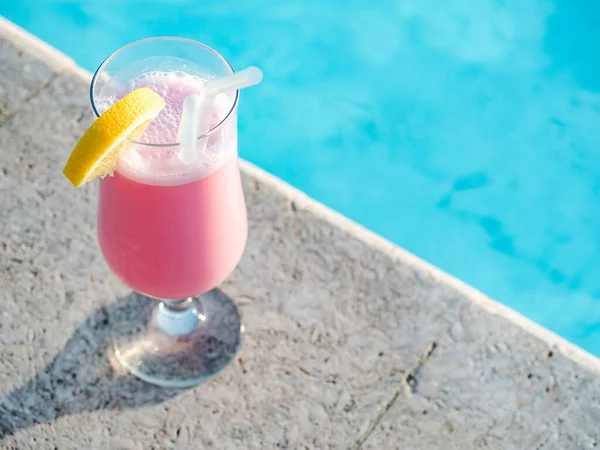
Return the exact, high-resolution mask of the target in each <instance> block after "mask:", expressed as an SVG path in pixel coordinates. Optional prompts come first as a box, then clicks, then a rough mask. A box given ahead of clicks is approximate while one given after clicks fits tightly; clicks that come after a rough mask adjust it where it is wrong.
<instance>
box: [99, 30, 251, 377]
mask: <svg viewBox="0 0 600 450" xmlns="http://www.w3.org/2000/svg"><path fill="white" fill-rule="evenodd" d="M232 72H233V69H232V67H231V66H230V65H229V63H228V62H227V61H226V60H225V59H224V58H223V57H222V56H221V55H219V54H218V53H217V52H215V51H214V50H212V49H211V48H209V47H207V46H205V45H203V44H200V43H198V42H194V41H191V40H187V39H180V38H153V39H146V40H142V41H138V42H135V43H133V44H130V45H128V46H126V47H124V48H122V49H120V50H118V51H117V52H115V53H114V54H113V55H111V56H110V57H109V58H108V59H106V61H104V62H103V63H102V65H101V66H100V67H99V68H98V70H97V71H96V73H95V75H94V77H93V79H92V83H91V87H90V97H91V103H92V108H93V110H94V113H95V114H96V115H100V114H101V113H102V112H104V111H105V110H106V109H107V108H108V107H109V106H110V105H111V104H112V103H113V102H114V101H116V100H118V99H119V98H120V97H122V96H123V95H125V94H126V93H127V92H130V91H131V90H133V89H136V88H138V87H142V86H149V87H151V88H153V89H154V90H155V91H156V92H158V93H159V94H161V95H162V96H163V98H164V99H165V101H166V102H167V107H165V109H164V110H163V112H161V115H159V117H158V118H157V119H155V120H154V121H153V122H152V123H151V124H150V125H149V127H148V129H147V131H146V133H145V134H143V135H141V136H140V135H137V136H133V137H132V138H131V139H128V141H127V142H126V144H125V145H126V151H124V152H123V153H122V155H121V158H120V160H119V163H118V166H117V169H116V171H115V173H114V175H113V176H108V177H106V178H104V179H102V180H101V181H100V195H99V203H98V239H99V243H100V249H101V251H102V254H103V256H104V259H105V260H106V262H107V264H108V266H109V267H110V268H111V270H112V271H113V272H114V273H115V274H116V275H117V276H118V277H119V278H120V279H121V280H122V281H123V282H124V283H125V284H126V285H128V286H129V287H131V288H132V289H133V290H135V291H136V292H138V293H140V294H142V295H144V296H147V297H149V298H151V299H155V300H159V301H158V302H157V305H156V307H155V308H154V309H153V310H152V311H151V313H149V314H145V313H142V312H140V315H139V317H137V318H136V320H135V321H134V322H133V323H127V324H123V325H122V326H120V327H119V329H117V330H115V332H114V339H113V341H114V342H113V344H114V350H115V354H116V357H117V359H118V360H119V361H120V362H121V363H122V364H123V366H125V367H126V368H127V369H128V370H129V371H130V372H131V373H132V374H134V375H135V376H137V377H139V378H141V379H143V380H145V381H147V382H150V383H154V384H157V385H161V386H167V387H188V386H193V385H196V384H199V383H202V382H204V381H205V380H207V379H208V378H210V377H212V376H214V375H215V374H217V373H219V372H220V371H221V370H222V369H223V368H225V367H226V366H227V365H228V364H229V363H230V362H231V361H232V360H233V359H234V358H235V355H236V354H237V352H238V351H239V348H240V345H241V340H242V334H243V326H242V324H241V318H240V314H239V312H238V310H237V308H236V307H235V305H233V303H231V301H230V300H229V299H228V298H227V297H226V296H225V295H223V294H222V293H220V292H219V291H217V290H216V289H215V288H216V287H217V286H218V285H219V284H220V283H221V282H223V281H224V280H225V279H226V278H227V277H228V276H229V275H230V274H231V272H232V271H233V270H234V269H235V267H236V266H237V264H238V262H239V260H240V258H241V256H242V254H243V252H244V248H245V245H246V239H247V232H248V225H247V217H246V205H245V201H244V194H243V191H242V185H241V179H240V172H239V167H238V161H237V103H238V95H239V94H238V92H237V91H236V92H231V93H227V94H221V96H220V97H218V101H217V106H216V108H215V113H214V115H213V119H212V124H211V126H212V129H211V130H210V131H209V132H207V133H206V134H204V135H203V136H200V137H199V139H198V142H199V143H200V141H205V142H204V145H202V146H201V148H202V149H203V150H202V156H201V157H200V158H199V160H198V161H197V162H195V163H194V164H191V165H184V164H182V163H181V162H180V161H179V160H178V157H177V152H178V142H177V128H178V120H179V116H178V114H180V108H181V104H182V102H183V98H185V95H187V94H188V93H189V92H192V91H198V90H199V89H200V87H201V84H202V81H203V80H206V79H211V78H215V77H220V76H224V75H228V74H230V73H232ZM204 146H206V147H204Z"/></svg>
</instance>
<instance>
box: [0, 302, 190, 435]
mask: <svg viewBox="0 0 600 450" xmlns="http://www.w3.org/2000/svg"><path fill="white" fill-rule="evenodd" d="M153 306H154V302H152V301H148V299H147V298H144V297H142V296H140V295H138V294H135V293H132V294H130V295H129V296H127V297H126V298H124V299H121V300H119V301H117V302H115V303H112V304H110V305H106V306H104V307H102V308H100V309H98V310H97V311H96V312H95V313H94V314H93V315H92V316H91V317H90V318H89V319H88V320H86V321H85V323H83V324H82V325H81V326H80V327H79V328H78V329H77V331H76V332H75V333H74V334H73V336H72V337H71V339H69V341H68V342H67V344H66V345H65V347H64V348H63V349H62V350H61V351H60V352H59V353H58V355H57V356H56V357H55V358H54V360H53V361H52V362H51V363H50V364H48V365H47V366H46V367H45V368H44V369H43V370H42V371H40V372H39V373H38V374H37V375H36V376H35V377H33V378H32V379H30V380H29V381H27V382H26V383H25V384H24V385H23V386H21V387H19V388H18V389H15V390H14V391H12V392H10V393H9V394H7V395H5V396H4V397H2V398H1V399H0V439H2V438H5V437H7V436H10V435H12V434H15V433H16V432H17V431H19V430H21V429H23V428H28V427H30V426H34V425H37V424H42V423H48V422H51V421H53V420H56V419H58V418H60V417H62V416H66V415H71V414H78V413H81V412H87V411H96V410H100V409H115V410H126V409H133V408H139V407H141V406H146V405H154V404H157V403H161V402H164V401H165V400H168V399H170V398H172V397H175V396H177V395H178V394H179V393H181V392H183V390H181V389H166V388H161V387H158V386H154V385H151V384H148V383H145V382H143V381H140V380H138V379H137V378H134V377H133V376H131V375H128V374H125V375H123V374H120V373H117V372H116V371H115V369H113V366H114V367H118V366H117V365H116V364H115V363H111V360H113V361H114V358H111V354H110V344H109V332H110V330H111V329H114V327H115V325H117V324H118V323H121V322H122V321H130V322H134V321H133V318H134V317H135V316H138V315H139V314H140V313H141V312H143V311H144V310H148V311H149V310H150V309H151V308H152V307H153ZM138 317H139V316H138Z"/></svg>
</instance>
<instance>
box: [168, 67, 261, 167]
mask: <svg viewBox="0 0 600 450" xmlns="http://www.w3.org/2000/svg"><path fill="white" fill-rule="evenodd" d="M261 81H262V72H261V71H260V69H259V68H258V67H248V68H247V69H244V70H241V71H239V72H236V73H234V74H231V75H228V76H226V77H223V78H218V79H215V80H209V81H207V82H206V83H204V84H203V85H202V93H201V94H189V95H188V96H187V97H186V98H185V100H184V101H183V110H182V113H181V124H180V125H179V155H178V156H179V160H180V161H181V162H182V163H184V164H192V163H193V162H195V161H196V160H197V159H198V157H199V156H200V155H202V154H203V153H204V150H205V148H206V141H207V139H200V140H198V137H199V136H202V135H204V134H206V133H207V132H208V131H209V128H210V123H211V119H212V115H213V112H214V108H215V100H216V97H217V95H219V94H222V93H224V92H229V91H233V90H238V89H243V88H245V87H248V86H252V85H255V84H258V83H260V82H261Z"/></svg>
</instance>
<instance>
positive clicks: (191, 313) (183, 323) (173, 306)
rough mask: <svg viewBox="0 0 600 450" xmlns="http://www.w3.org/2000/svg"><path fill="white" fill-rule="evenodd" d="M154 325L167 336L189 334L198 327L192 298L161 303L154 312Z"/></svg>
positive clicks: (196, 313) (196, 312)
mask: <svg viewBox="0 0 600 450" xmlns="http://www.w3.org/2000/svg"><path fill="white" fill-rule="evenodd" d="M156 323H157V325H158V327H159V328H160V330H161V331H163V332H164V333H166V334H168V335H169V336H182V335H186V334H189V333H191V332H192V331H193V330H194V328H196V326H197V325H198V311H197V308H196V307H195V305H194V300H193V299H192V298H186V299H183V300H173V301H167V300H165V301H161V302H160V303H159V305H158V308H157V310H156Z"/></svg>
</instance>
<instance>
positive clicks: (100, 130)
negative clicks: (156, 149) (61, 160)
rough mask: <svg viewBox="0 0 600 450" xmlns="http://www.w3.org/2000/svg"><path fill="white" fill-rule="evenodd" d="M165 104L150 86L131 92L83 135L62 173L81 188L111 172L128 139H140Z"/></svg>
mask: <svg viewBox="0 0 600 450" xmlns="http://www.w3.org/2000/svg"><path fill="white" fill-rule="evenodd" d="M164 107H165V101H164V100H163V99H162V98H161V97H160V95H158V94H157V93H156V92H154V91H153V90H152V89H150V88H140V89H136V90H135V91H132V92H130V93H129V94H127V95H126V96H125V97H123V98H122V99H121V100H119V101H118V102H116V103H115V104H114V105H112V106H111V107H110V108H108V109H107V110H106V112H104V114H102V115H101V116H100V117H98V119H96V121H95V122H94V123H93V124H92V125H91V126H90V127H89V128H88V130H87V131H86V132H85V133H84V134H83V136H81V139H79V142H77V145H75V148H74V149H73V151H72V152H71V156H69V160H68V161H67V164H66V165H65V168H64V170H63V174H64V175H65V176H66V177H67V178H68V179H69V181H70V182H71V183H73V186H75V187H79V186H81V185H83V184H85V183H87V182H89V181H91V180H93V179H94V178H96V177H105V176H106V175H109V174H112V173H113V171H114V170H115V168H116V166H117V163H118V161H119V156H120V154H121V151H122V150H123V147H124V146H123V145H122V144H123V143H124V141H125V140H126V139H127V138H128V137H131V138H133V139H137V138H139V137H140V136H141V135H142V133H143V132H144V130H145V129H146V127H147V126H148V125H149V124H150V122H152V120H153V119H154V118H155V117H156V116H158V114H159V113H160V112H161V110H162V109H163V108H164Z"/></svg>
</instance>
